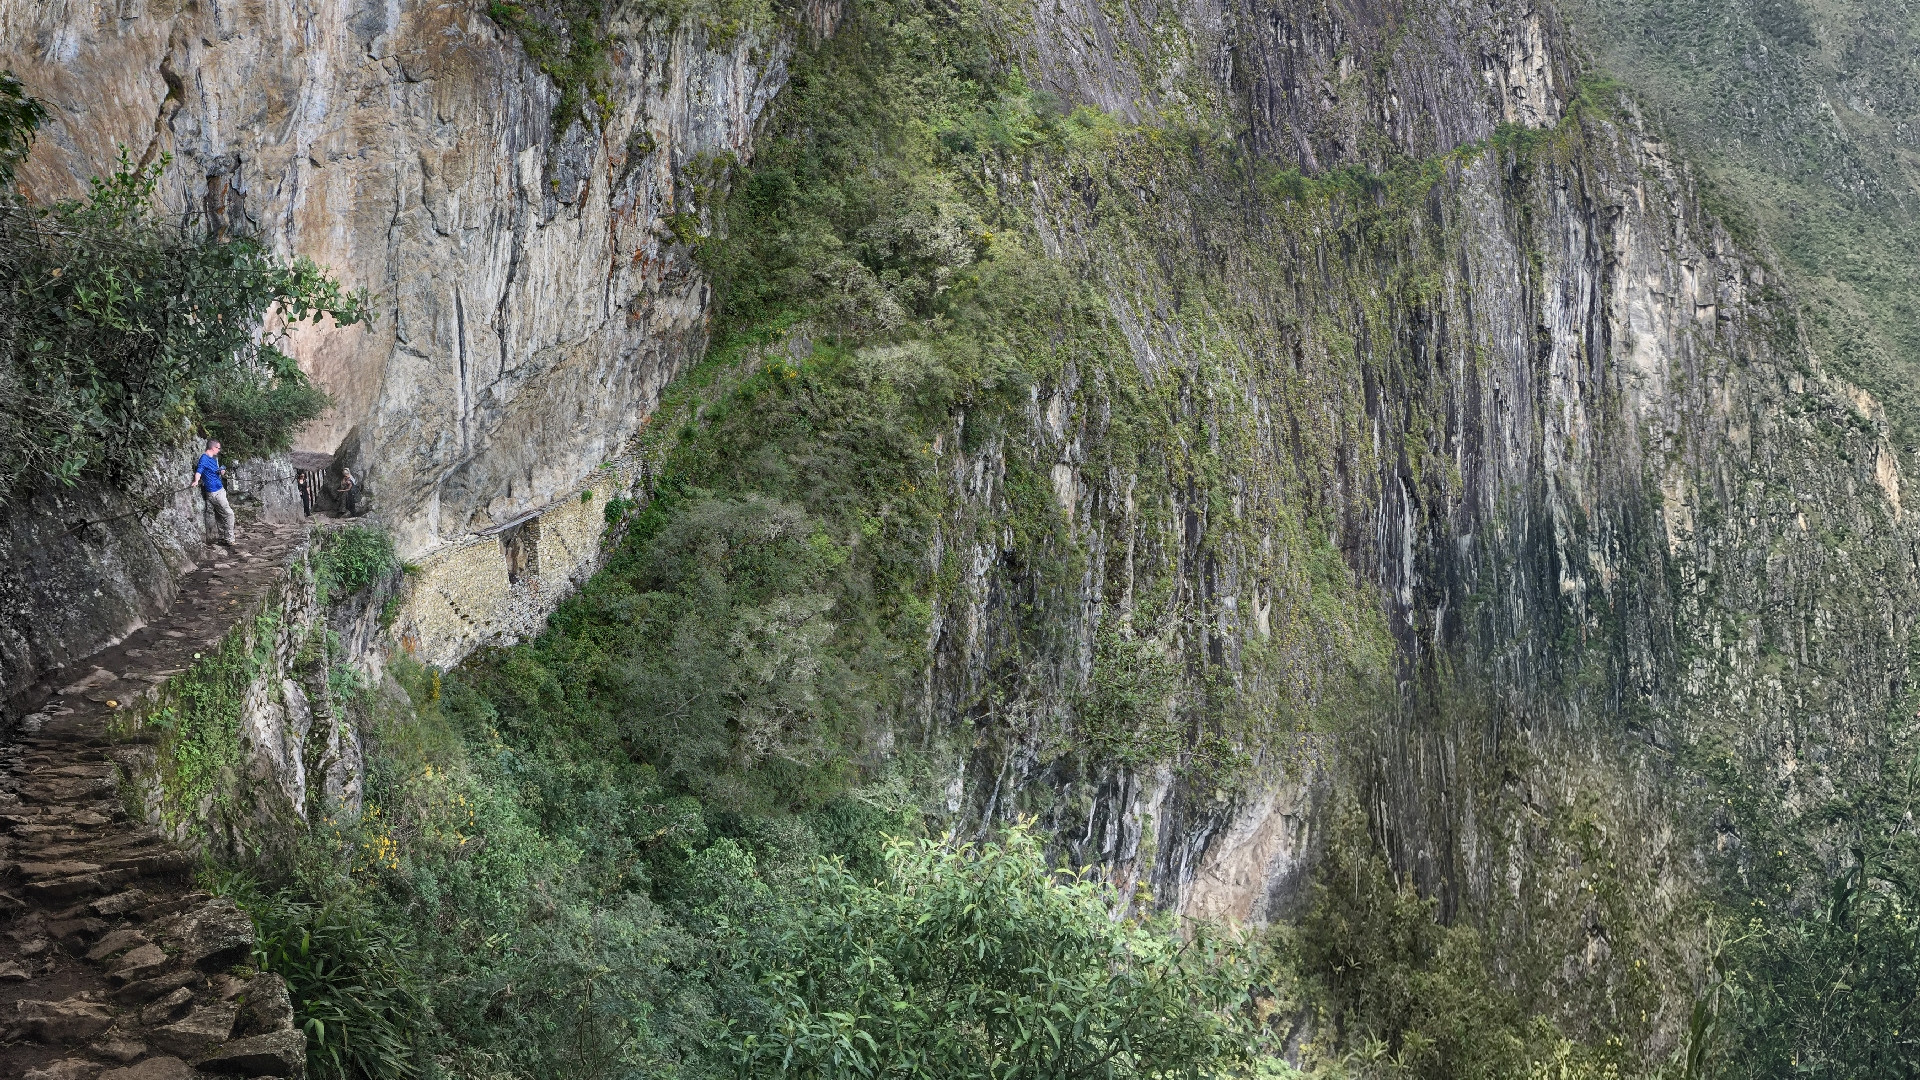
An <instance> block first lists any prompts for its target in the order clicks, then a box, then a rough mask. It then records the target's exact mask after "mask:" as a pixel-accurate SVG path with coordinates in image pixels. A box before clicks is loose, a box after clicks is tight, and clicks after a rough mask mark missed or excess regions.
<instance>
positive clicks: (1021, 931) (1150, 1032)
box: [723, 829, 1257, 1080]
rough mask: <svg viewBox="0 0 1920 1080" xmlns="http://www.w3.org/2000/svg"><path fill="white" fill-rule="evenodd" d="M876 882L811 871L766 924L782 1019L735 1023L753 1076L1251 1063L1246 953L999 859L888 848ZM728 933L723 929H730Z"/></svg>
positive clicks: (1071, 1071) (1019, 838)
mask: <svg viewBox="0 0 1920 1080" xmlns="http://www.w3.org/2000/svg"><path fill="white" fill-rule="evenodd" d="M886 859H887V864H888V868H889V870H890V873H889V875H888V876H887V877H886V878H885V879H884V880H882V881H879V882H875V883H871V884H869V883H863V882H861V881H859V880H857V879H856V878H855V877H854V876H853V875H852V874H849V873H848V872H847V871H846V870H845V869H844V868H843V867H842V866H841V865H840V864H838V863H833V862H825V861H822V862H816V863H815V864H814V865H813V866H812V867H811V869H810V872H809V873H808V874H806V875H805V876H803V877H802V878H801V879H800V880H799V881H798V882H797V883H796V884H795V886H794V894H793V902H792V906H791V907H790V908H788V909H787V910H783V911H780V912H779V913H778V914H777V915H776V916H775V917H773V918H771V919H767V918H762V919H758V920H755V921H754V925H753V929H754V930H757V931H759V932H760V934H759V935H750V936H749V942H750V945H749V947H748V948H747V949H746V950H745V953H746V956H745V962H746V964H747V966H748V969H749V970H750V971H751V972H752V973H753V975H754V982H755V984H756V986H757V987H758V988H759V989H760V992H761V993H762V994H764V995H765V996H766V997H767V999H769V1003H770V1006H771V1007H770V1008H768V1009H767V1010H766V1011H765V1012H764V1013H762V1014H759V1015H752V1016H750V1017H747V1018H745V1019H744V1020H743V1021H737V1022H736V1024H735V1027H734V1032H735V1042H734V1051H735V1054H736V1055H737V1060H738V1064H739V1068H740V1070H741V1075H743V1076H793V1077H808V1078H819V1080H839V1078H847V1080H852V1078H854V1077H869V1076H888V1077H902V1078H906V1077H914V1078H927V1080H933V1078H940V1080H946V1078H956V1080H957V1078H983V1080H984V1078H1011V1077H1016V1076H1050V1077H1074V1076H1085V1077H1106V1078H1119V1077H1148V1076H1152V1077H1175V1076H1187V1077H1202V1076H1215V1075H1218V1074H1219V1073H1220V1072H1221V1071H1222V1070H1224V1069H1227V1068H1230V1067H1232V1066H1236V1065H1245V1064H1246V1063H1247V1062H1248V1061H1249V1060H1250V1057H1251V1053H1252V1046H1251V1041H1252V1040H1251V1032H1250V1030H1249V1028H1250V1025H1249V1024H1248V1022H1247V1016H1248V1013H1249V1012H1250V1010H1249V1008H1248V1007H1249V1006H1250V1002H1249V1000H1248V997H1247V987H1248V986H1249V985H1250V984H1251V983H1252V982H1254V981H1256V978H1257V976H1256V974H1255V972H1254V970H1253V968H1252V967H1251V966H1249V965H1248V964H1247V962H1246V954H1245V953H1244V951H1242V950H1236V949H1235V948H1233V947H1232V946H1231V945H1230V944H1228V943H1225V942H1222V941H1219V940H1217V939H1216V938H1215V937H1214V936H1213V935H1212V934H1211V933H1210V932H1209V930H1208V929H1207V928H1206V927H1204V926H1201V927H1196V928H1195V930H1194V934H1193V937H1192V938H1191V939H1190V940H1187V941H1181V940H1180V939H1179V938H1177V937H1175V936H1174V935H1172V934H1171V933H1170V932H1169V929H1170V928H1168V927H1164V926H1147V925H1142V924H1139V923H1135V922H1132V921H1126V920H1122V921H1115V920H1114V919H1113V917H1112V915H1111V914H1110V913H1111V911H1112V910H1113V908H1114V907H1115V905H1116V904H1117V903H1118V902H1119V897H1117V896H1115V895H1114V894H1113V891H1112V889H1111V888H1109V887H1107V886H1105V885H1103V884H1099V883H1096V882H1094V881H1092V880H1090V879H1087V878H1085V877H1075V876H1072V875H1068V874H1065V873H1064V872H1060V871H1055V870H1052V869H1050V868H1049V867H1048V866H1047V863H1046V860H1045V858H1044V857H1043V856H1042V854H1041V849H1040V844H1039V841H1038V840H1037V839H1036V838H1034V837H1033V836H1032V835H1031V834H1030V833H1028V832H1026V831H1024V830H1019V829H1016V830H1014V831H1012V832H1010V833H1008V834H1007V835H1006V837H1005V838H1004V840H1003V842H1002V843H1000V844H987V845H980V846H975V845H970V844H967V845H960V846H958V847H952V846H948V845H943V844H938V843H934V842H931V841H919V842H905V841H899V842H895V843H893V844H890V845H889V846H888V848H887V853H886ZM723 917H724V916H723Z"/></svg>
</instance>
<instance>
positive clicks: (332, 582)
mask: <svg viewBox="0 0 1920 1080" xmlns="http://www.w3.org/2000/svg"><path fill="white" fill-rule="evenodd" d="M314 556H315V557H314V571H315V574H316V576H317V577H318V579H319V588H320V599H321V602H322V603H325V602H326V599H327V597H328V596H330V595H333V594H335V593H340V594H345V593H354V592H359V591H360V590H361V589H364V588H366V587H367V586H369V585H371V584H373V583H374V582H376V581H378V580H380V578H381V577H382V576H383V575H385V574H386V573H387V572H388V571H390V570H392V569H393V568H394V566H395V565H396V559H395V557H394V553H393V537H391V536H388V535H387V534H386V533H385V532H384V531H382V530H380V529H374V528H369V527H367V526H365V525H349V526H347V527H346V528H344V529H332V530H328V531H326V532H322V533H320V534H318V535H317V536H316V537H315V539H314Z"/></svg>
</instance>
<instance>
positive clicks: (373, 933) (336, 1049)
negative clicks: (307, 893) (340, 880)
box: [247, 892, 424, 1080]
mask: <svg viewBox="0 0 1920 1080" xmlns="http://www.w3.org/2000/svg"><path fill="white" fill-rule="evenodd" d="M247 908H248V911H249V913H250V914H252V916H253V918H254V921H255V923H256V926H257V929H258V931H259V943H258V945H257V946H256V952H257V955H256V959H257V960H258V961H259V964H260V967H261V968H262V969H264V970H266V971H272V972H276V973H278V974H279V975H281V976H282V977H283V978H285V979H286V980H287V988H288V992H289V993H290V995H291V996H292V998H293V1002H294V1014H295V1018H296V1019H297V1020H298V1021H299V1023H300V1025H301V1027H302V1028H303V1029H304V1030H305V1031H306V1033H307V1062H308V1069H309V1070H310V1072H311V1073H312V1075H314V1076H317V1077H323V1078H331V1077H341V1078H347V1077H352V1078H356V1080H357V1078H362V1077H364V1078H367V1080H402V1078H405V1077H411V1076H416V1075H418V1074H419V1072H420V1065H419V1059H418V1055H417V1053H416V1047H415V1045H414V1040H415V1039H416V1038H417V1037H418V1033H419V1032H420V1030H421V1029H422V1027H423V1026H424V1023H423V1022H424V1017H423V1016H422V1012H421V1010H422V1004H423V998H422V993H421V990H420V987H419V978H418V976H417V974H416V973H415V972H414V971H413V970H412V968H411V966H410V964H411V955H412V948H411V942H410V941H409V940H408V937H407V935H406V934H405V933H404V931H402V930H401V929H399V928H398V927H395V926H394V925H392V924H388V923H383V922H380V921H378V920H376V919H375V918H373V917H372V916H371V915H370V913H369V912H368V911H367V909H366V904H365V902H364V901H363V900H361V899H359V898H357V897H354V896H353V895H351V894H345V895H339V896H334V897H331V898H329V899H327V900H326V901H324V902H321V903H310V902H303V901H300V900H297V899H295V898H293V897H292V896H290V895H288V894H287V893H284V892H283V893H278V894H275V895H273V896H270V897H255V898H251V899H250V902H248V903H247Z"/></svg>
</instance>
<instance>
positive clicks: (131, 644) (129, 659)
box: [0, 522, 306, 1080]
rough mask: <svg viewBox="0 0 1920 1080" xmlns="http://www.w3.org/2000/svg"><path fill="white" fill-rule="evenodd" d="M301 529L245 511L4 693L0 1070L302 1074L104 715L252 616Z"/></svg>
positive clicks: (278, 991) (221, 915)
mask: <svg viewBox="0 0 1920 1080" xmlns="http://www.w3.org/2000/svg"><path fill="white" fill-rule="evenodd" d="M304 540H305V530H304V529H302V528H300V527H297V526H289V525H272V524H267V523H258V522H256V523H254V524H250V525H248V526H247V527H246V528H245V529H243V530H242V532H241V534H240V544H239V550H237V551H236V552H235V553H234V554H233V555H231V556H229V557H224V558H222V559H220V560H219V561H215V562H212V563H210V564H208V565H206V566H203V567H202V568H201V569H200V570H198V571H196V572H195V573H194V574H193V575H191V576H190V577H188V578H187V579H186V581H184V582H183V588H182V592H181V599H180V601H179V602H178V603H177V604H176V605H175V606H174V608H173V609H172V610H171V611H170V612H168V614H167V615H166V616H165V617H164V618H162V619H160V620H157V621H156V622H154V623H153V624H151V625H149V626H146V627H143V628H141V629H140V630H138V631H136V632H135V633H133V634H132V635H130V636H129V637H128V638H127V639H126V640H125V641H123V642H121V643H120V644H119V645H117V646H115V647H113V648H111V649H108V650H106V651H104V652H102V653H100V654H98V655H96V656H94V657H92V658H90V660H89V662H87V663H85V664H82V665H79V666H78V670H80V671H84V672H85V674H84V675H81V676H79V677H77V678H75V679H74V680H73V681H72V682H69V683H67V684H66V685H64V686H60V687H57V688H56V687H51V686H45V685H42V686H39V687H36V688H35V689H34V691H30V692H29V694H28V696H27V697H26V698H25V699H23V700H20V701H16V702H15V703H14V705H15V708H17V709H18V710H19V711H20V712H21V713H24V714H25V719H24V720H23V721H21V722H20V724H19V725H18V730H17V731H16V732H15V733H14V736H15V737H14V738H12V739H10V740H9V741H8V742H7V743H6V744H5V745H4V746H0V1076H8V1077H21V1078H23V1080H191V1078H194V1077H201V1076H240V1077H255V1076H275V1077H283V1078H288V1080H292V1078H297V1077H304V1076H305V1074H306V1039H305V1036H304V1034H303V1033H302V1032H301V1031H300V1030H299V1029H298V1028H296V1027H295V1026H294V1021H293V1008H292V1005H291V1003H290V1001H289V998H288V995H287V988H286V984H285V982H284V981H282V980H281V978H280V977H279V976H278V975H272V974H263V973H260V972H258V971H257V970H256V969H255V968H254V966H253V950H254V930H253V923H252V921H251V920H250V919H249V918H248V917H247V916H246V914H244V913H243V912H241V911H240V910H239V909H238V908H237V907H235V906H234V904H233V902H232V901H231V900H227V899H224V898H217V897H213V896H210V895H208V894H206V893H204V892H198V891H195V889H194V885H193V874H192V872H193V870H194V869H195V868H196V867H197V866H198V865H199V863H200V860H199V858H198V856H196V855H194V854H192V853H190V852H189V851H188V850H186V849H184V848H182V847H181V846H180V845H178V844H175V843H174V842H172V841H171V840H170V839H169V838H168V837H166V836H164V835H162V833H161V832H160V831H159V830H158V829H156V828H155V827H154V826H153V825H152V824H151V823H150V822H148V821H146V820H144V813H143V812H140V808H139V807H138V806H137V804H136V805H135V807H134V809H135V810H136V812H135V813H133V814H130V813H129V804H130V802H132V800H129V799H128V798H126V797H125V795H126V792H127V790H128V789H127V788H126V787H125V786H124V785H123V780H124V779H125V778H126V776H127V775H128V773H129V771H134V772H137V771H139V769H140V768H141V764H142V762H143V761H144V760H145V757H144V756H143V755H142V753H141V750H142V749H143V748H142V747H140V746H138V745H130V744H129V743H128V742H127V741H126V740H125V738H124V737H117V736H116V734H115V732H116V730H120V727H121V725H118V724H116V723H115V722H114V721H115V720H116V719H117V718H122V717H124V716H125V715H127V714H128V713H129V712H130V711H132V710H136V709H137V708H138V707H139V706H140V705H141V704H142V703H146V702H150V701H152V700H153V699H154V698H155V697H157V696H158V695H159V693H160V692H161V691H162V690H163V689H164V687H165V685H166V683H167V680H168V679H169V678H171V677H173V676H175V675H178V674H180V673H181V672H182V671H183V670H185V669H186V668H187V667H188V666H189V665H191V664H192V663H193V661H194V659H195V657H196V656H197V655H201V654H204V653H205V651H206V650H207V649H209V648H212V647H213V646H214V645H216V644H217V643H218V642H219V641H220V640H221V639H222V638H223V637H224V636H225V635H226V634H227V633H228V632H229V631H230V629H231V628H232V627H233V625H234V623H235V622H236V621H237V620H238V619H239V618H240V617H242V616H249V615H251V614H253V613H254V611H255V609H256V605H257V603H258V602H259V601H260V600H261V599H262V597H263V596H265V595H267V594H268V593H269V592H270V591H271V590H272V589H273V588H274V587H275V586H276V585H278V584H279V583H281V582H282V581H284V580H285V577H286V571H285V562H286V560H288V559H289V558H290V557H292V556H294V555H296V554H298V553H299V552H300V551H301V550H302V548H301V545H302V543H303V542H304Z"/></svg>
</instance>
